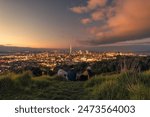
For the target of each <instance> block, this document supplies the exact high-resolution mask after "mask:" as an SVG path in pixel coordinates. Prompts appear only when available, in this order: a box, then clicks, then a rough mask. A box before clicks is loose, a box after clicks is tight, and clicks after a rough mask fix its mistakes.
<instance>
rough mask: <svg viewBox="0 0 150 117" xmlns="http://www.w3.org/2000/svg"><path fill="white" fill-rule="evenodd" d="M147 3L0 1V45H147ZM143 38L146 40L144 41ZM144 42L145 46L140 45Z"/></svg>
mask: <svg viewBox="0 0 150 117" xmlns="http://www.w3.org/2000/svg"><path fill="white" fill-rule="evenodd" d="M149 8H150V1H149V0H143V1H141V0H135V1H131V0H124V2H122V0H113V1H111V0H101V1H100V0H87V1H80V0H76V1H75V0H64V1H63V2H60V0H55V1H49V0H45V1H43V0H36V1H30V0H21V1H20V0H12V1H10V0H4V1H0V45H12V46H19V47H32V48H68V47H69V44H70V42H71V43H72V44H73V46H74V47H82V46H89V47H90V46H95V47H99V46H103V45H115V44H116V45H118V44H119V45H121V44H123V45H129V43H126V41H129V42H131V44H133V45H134V43H135V45H136V42H137V41H138V44H139V46H140V45H144V44H148V45H149V44H150V23H149V21H150V12H149ZM145 39H146V41H145ZM143 43H144V44H143Z"/></svg>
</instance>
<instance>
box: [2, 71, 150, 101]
mask: <svg viewBox="0 0 150 117" xmlns="http://www.w3.org/2000/svg"><path fill="white" fill-rule="evenodd" d="M0 99H6V100H7V99H8V100H9V99H11V100H77V99H79V100H80V99H89V100H91V99H95V100H106V99H107V100H120V99H125V100H126V99H129V100H133V99H136V100H146V99H150V72H149V71H147V72H144V73H138V74H137V73H134V72H126V73H122V74H117V75H109V76H101V75H100V76H95V77H93V78H92V79H91V80H88V81H86V82H80V81H75V82H71V81H66V80H65V79H63V78H60V77H57V76H53V77H50V76H41V77H33V76H32V74H31V73H29V72H25V73H23V74H19V75H16V74H12V73H10V74H7V75H4V76H0Z"/></svg>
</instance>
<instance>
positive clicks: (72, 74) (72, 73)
mask: <svg viewBox="0 0 150 117" xmlns="http://www.w3.org/2000/svg"><path fill="white" fill-rule="evenodd" d="M57 75H58V76H60V77H63V78H66V80H70V81H86V80H88V79H90V78H92V76H93V75H94V73H93V72H92V69H91V67H87V68H86V70H85V71H84V72H76V70H75V69H74V68H73V67H72V68H70V70H68V71H65V70H63V69H59V70H58V73H57Z"/></svg>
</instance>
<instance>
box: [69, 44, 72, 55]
mask: <svg viewBox="0 0 150 117" xmlns="http://www.w3.org/2000/svg"><path fill="white" fill-rule="evenodd" d="M69 54H70V55H71V54H72V46H71V44H70V48H69Z"/></svg>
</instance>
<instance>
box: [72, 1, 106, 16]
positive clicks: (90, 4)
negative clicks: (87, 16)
mask: <svg viewBox="0 0 150 117" xmlns="http://www.w3.org/2000/svg"><path fill="white" fill-rule="evenodd" d="M106 2H107V0H88V2H87V6H77V7H73V8H71V10H72V11H73V12H75V13H78V14H81V13H86V12H89V11H90V10H94V9H96V8H99V7H103V6H105V4H106Z"/></svg>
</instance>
